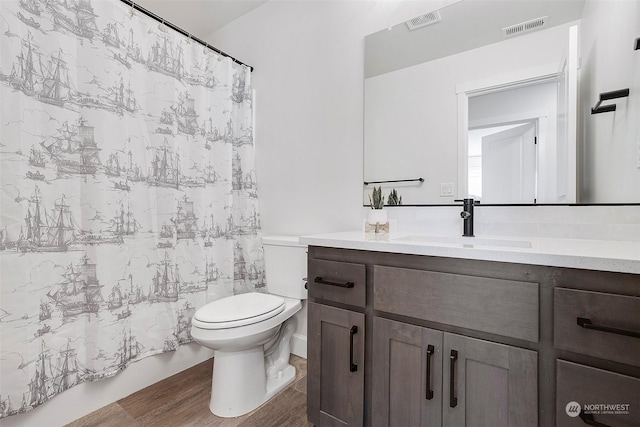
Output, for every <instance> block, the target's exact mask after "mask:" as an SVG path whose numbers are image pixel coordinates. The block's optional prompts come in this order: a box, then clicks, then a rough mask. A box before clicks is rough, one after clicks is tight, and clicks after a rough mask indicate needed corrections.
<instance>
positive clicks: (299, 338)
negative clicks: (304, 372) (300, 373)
mask: <svg viewBox="0 0 640 427" xmlns="http://www.w3.org/2000/svg"><path fill="white" fill-rule="evenodd" d="M291 353H293V354H295V355H296V356H300V357H304V358H305V359H306V358H307V336H306V335H301V334H293V336H292V337H291Z"/></svg>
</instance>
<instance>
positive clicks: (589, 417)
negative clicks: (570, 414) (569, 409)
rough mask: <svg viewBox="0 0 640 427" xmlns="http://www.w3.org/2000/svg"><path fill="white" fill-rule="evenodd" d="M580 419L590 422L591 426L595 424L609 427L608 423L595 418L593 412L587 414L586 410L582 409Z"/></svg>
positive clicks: (586, 422) (598, 426)
mask: <svg viewBox="0 0 640 427" xmlns="http://www.w3.org/2000/svg"><path fill="white" fill-rule="evenodd" d="M579 416H580V419H581V420H582V421H583V422H584V423H585V424H588V425H590V426H595V427H609V425H608V424H602V423H599V422H597V421H596V420H595V419H594V418H593V414H585V413H584V411H580V415H579Z"/></svg>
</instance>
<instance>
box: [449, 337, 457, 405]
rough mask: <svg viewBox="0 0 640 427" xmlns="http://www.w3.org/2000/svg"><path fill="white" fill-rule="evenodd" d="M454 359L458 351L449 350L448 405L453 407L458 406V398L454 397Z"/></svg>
mask: <svg viewBox="0 0 640 427" xmlns="http://www.w3.org/2000/svg"><path fill="white" fill-rule="evenodd" d="M456 360H458V352H457V351H456V350H451V356H449V368H450V372H449V406H450V407H452V408H455V407H456V406H458V398H457V397H456V377H455V372H456Z"/></svg>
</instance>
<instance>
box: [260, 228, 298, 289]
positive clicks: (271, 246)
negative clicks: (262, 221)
mask: <svg viewBox="0 0 640 427" xmlns="http://www.w3.org/2000/svg"><path fill="white" fill-rule="evenodd" d="M262 246H263V247H264V263H265V270H266V274H267V291H268V292H269V293H270V294H274V295H280V296H282V297H287V298H295V299H307V290H306V289H305V288H304V285H305V283H306V277H307V246H306V245H301V244H300V243H298V236H264V237H263V238H262Z"/></svg>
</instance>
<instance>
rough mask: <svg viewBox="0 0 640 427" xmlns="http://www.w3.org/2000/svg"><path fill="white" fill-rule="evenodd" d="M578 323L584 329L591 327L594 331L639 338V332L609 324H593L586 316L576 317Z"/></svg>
mask: <svg viewBox="0 0 640 427" xmlns="http://www.w3.org/2000/svg"><path fill="white" fill-rule="evenodd" d="M577 321H578V325H579V326H581V327H583V328H585V329H593V330H595V331H602V332H610V333H612V334H618V335H625V336H627V337H634V338H640V332H637V331H629V330H626V329H618V328H610V327H609V326H602V325H594V324H593V323H591V319H587V318H586V317H578V319H577Z"/></svg>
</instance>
